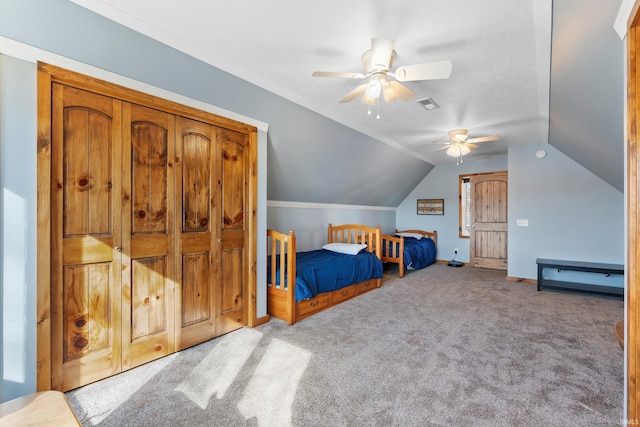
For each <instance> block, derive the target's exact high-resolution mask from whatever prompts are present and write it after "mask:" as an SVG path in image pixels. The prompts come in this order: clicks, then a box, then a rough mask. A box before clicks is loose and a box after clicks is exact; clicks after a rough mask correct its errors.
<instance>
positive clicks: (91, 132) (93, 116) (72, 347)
mask: <svg viewBox="0 0 640 427" xmlns="http://www.w3.org/2000/svg"><path fill="white" fill-rule="evenodd" d="M52 95H53V100H52V163H51V177H52V178H51V182H52V189H51V191H52V198H51V204H52V209H51V242H52V248H51V254H52V260H51V301H52V305H51V308H52V313H51V318H52V328H51V339H52V342H53V343H54V345H53V346H52V354H51V362H52V363H51V366H52V378H51V385H52V387H53V388H54V389H57V390H69V389H72V388H76V387H78V386H81V385H84V384H87V383H90V382H92V381H95V380H98V379H101V378H104V377H107V376H109V375H113V374H115V373H117V372H120V370H121V363H120V360H121V344H120V343H121V340H120V330H121V328H120V283H121V282H120V270H121V257H120V253H119V252H118V248H119V246H120V245H121V240H120V238H121V236H120V217H119V216H114V215H113V212H119V211H120V206H121V205H120V199H119V193H118V191H117V189H118V188H119V186H120V167H121V163H120V156H119V155H117V154H115V153H119V152H120V141H121V128H122V121H121V120H122V103H121V102H119V101H117V100H113V99H111V98H108V97H105V96H101V95H97V94H94V93H91V92H87V91H82V90H79V89H75V88H71V87H68V86H63V85H59V84H54V85H53V90H52Z"/></svg>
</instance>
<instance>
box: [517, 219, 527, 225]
mask: <svg viewBox="0 0 640 427" xmlns="http://www.w3.org/2000/svg"><path fill="white" fill-rule="evenodd" d="M516 225H517V226H518V227H528V226H529V220H528V219H518V220H516Z"/></svg>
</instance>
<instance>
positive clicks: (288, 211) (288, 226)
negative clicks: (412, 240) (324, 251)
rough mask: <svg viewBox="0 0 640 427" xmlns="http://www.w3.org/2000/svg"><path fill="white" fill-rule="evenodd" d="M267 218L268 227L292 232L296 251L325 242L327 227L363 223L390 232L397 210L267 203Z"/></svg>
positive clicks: (306, 249) (308, 249)
mask: <svg viewBox="0 0 640 427" xmlns="http://www.w3.org/2000/svg"><path fill="white" fill-rule="evenodd" d="M274 205H275V206H274ZM267 218H268V220H267V226H268V228H271V229H274V230H276V231H279V232H281V233H288V232H289V230H294V231H295V233H296V249H297V250H298V251H310V250H314V249H318V248H320V247H321V246H322V245H324V244H325V243H327V226H328V225H329V224H333V225H340V224H363V225H367V226H369V227H376V226H378V225H379V226H380V229H381V230H382V232H383V233H391V232H393V231H394V227H395V222H396V211H395V209H393V208H387V209H385V208H373V207H357V206H339V205H335V206H331V205H322V204H308V205H305V204H300V206H295V205H294V206H288V205H287V204H283V203H274V202H270V203H269V208H268V210H267Z"/></svg>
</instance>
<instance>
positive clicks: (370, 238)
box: [327, 224, 382, 259]
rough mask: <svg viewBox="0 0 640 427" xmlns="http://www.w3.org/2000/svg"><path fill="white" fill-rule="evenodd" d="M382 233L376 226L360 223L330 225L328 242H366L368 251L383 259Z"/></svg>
mask: <svg viewBox="0 0 640 427" xmlns="http://www.w3.org/2000/svg"><path fill="white" fill-rule="evenodd" d="M381 236H382V233H381V232H380V226H379V225H378V226H377V227H376V228H373V227H367V226H366V225H360V224H343V225H335V226H334V225H331V224H329V227H328V236H327V242H328V243H364V244H366V245H367V251H369V252H372V253H374V254H375V255H376V256H377V257H378V258H380V259H382V240H381Z"/></svg>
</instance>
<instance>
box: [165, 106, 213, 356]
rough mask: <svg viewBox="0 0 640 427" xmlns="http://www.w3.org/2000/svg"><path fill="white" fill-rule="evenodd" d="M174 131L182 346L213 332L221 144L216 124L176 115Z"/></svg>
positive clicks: (191, 343)
mask: <svg viewBox="0 0 640 427" xmlns="http://www.w3.org/2000/svg"><path fill="white" fill-rule="evenodd" d="M177 133H178V137H177V145H176V164H177V171H176V172H177V176H178V183H179V185H178V191H177V200H178V203H179V204H180V211H181V213H182V214H181V223H180V225H179V226H180V234H179V239H178V270H177V273H178V276H177V282H178V283H180V289H181V292H180V301H181V311H180V313H179V319H180V348H186V347H189V346H192V345H194V344H198V343H200V342H203V341H205V340H207V339H210V338H213V337H215V336H216V302H217V297H218V295H217V294H216V292H215V286H216V283H218V282H219V280H220V279H219V275H220V274H219V273H220V272H219V267H218V263H217V262H216V256H217V254H218V250H219V244H218V243H217V242H218V239H219V238H220V235H219V229H220V214H219V213H218V212H219V210H220V198H219V196H218V194H217V189H218V186H219V185H218V182H219V169H220V166H219V160H218V159H219V156H218V155H217V153H218V152H219V150H220V149H219V145H218V141H217V128H216V127H215V126H212V125H209V124H206V123H203V122H199V121H196V120H191V119H187V118H183V117H179V118H178V119H177Z"/></svg>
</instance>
